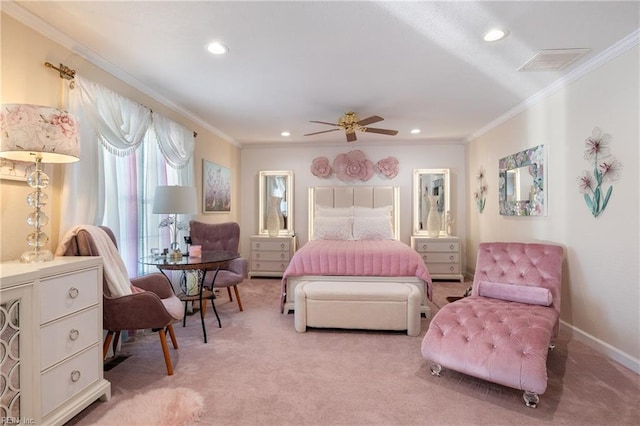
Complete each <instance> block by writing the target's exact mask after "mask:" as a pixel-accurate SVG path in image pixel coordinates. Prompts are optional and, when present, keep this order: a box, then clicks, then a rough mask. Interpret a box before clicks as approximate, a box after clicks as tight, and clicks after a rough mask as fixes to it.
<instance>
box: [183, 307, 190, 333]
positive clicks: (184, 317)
mask: <svg viewBox="0 0 640 426" xmlns="http://www.w3.org/2000/svg"><path fill="white" fill-rule="evenodd" d="M188 305H189V302H184V315H183V316H182V326H183V327H186V326H187V306H188Z"/></svg>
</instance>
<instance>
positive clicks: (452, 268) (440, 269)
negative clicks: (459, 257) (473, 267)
mask: <svg viewBox="0 0 640 426" xmlns="http://www.w3.org/2000/svg"><path fill="white" fill-rule="evenodd" d="M427 270H428V271H429V274H430V275H435V274H459V273H460V264H459V263H427Z"/></svg>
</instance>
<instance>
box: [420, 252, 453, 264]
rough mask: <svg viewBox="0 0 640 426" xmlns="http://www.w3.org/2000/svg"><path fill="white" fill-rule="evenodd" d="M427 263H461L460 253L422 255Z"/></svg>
mask: <svg viewBox="0 0 640 426" xmlns="http://www.w3.org/2000/svg"><path fill="white" fill-rule="evenodd" d="M420 254H421V255H422V260H424V262H425V263H458V262H459V261H460V254H459V253H437V252H434V253H431V252H429V253H420Z"/></svg>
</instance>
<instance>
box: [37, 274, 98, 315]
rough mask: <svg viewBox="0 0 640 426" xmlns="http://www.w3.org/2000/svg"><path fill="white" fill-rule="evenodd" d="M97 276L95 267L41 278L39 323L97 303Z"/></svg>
mask: <svg viewBox="0 0 640 426" xmlns="http://www.w3.org/2000/svg"><path fill="white" fill-rule="evenodd" d="M98 276H99V274H98V270H97V269H86V270H82V271H79V272H76V273H73V274H68V275H60V276H56V277H54V278H49V279H45V280H42V282H41V287H40V288H41V289H42V290H41V292H42V294H41V297H40V323H41V324H44V323H46V322H48V321H51V320H53V319H55V318H59V317H61V316H64V315H67V314H70V313H73V312H76V311H79V310H80V309H84V308H87V307H89V306H91V305H94V304H97V303H98V286H97V285H96V283H97V282H98Z"/></svg>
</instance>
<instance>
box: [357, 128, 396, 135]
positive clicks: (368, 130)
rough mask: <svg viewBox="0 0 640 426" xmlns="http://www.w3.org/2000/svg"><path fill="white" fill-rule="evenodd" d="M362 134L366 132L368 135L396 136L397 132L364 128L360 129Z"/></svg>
mask: <svg viewBox="0 0 640 426" xmlns="http://www.w3.org/2000/svg"><path fill="white" fill-rule="evenodd" d="M362 131H363V132H368V133H381V134H383V135H397V134H398V131H397V130H389V129H376V128H373V127H365V128H364V129H362Z"/></svg>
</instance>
